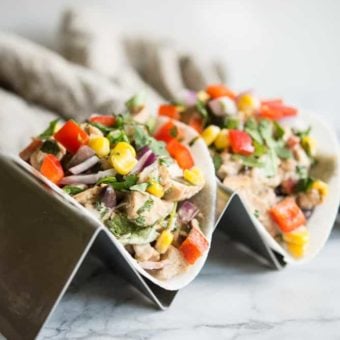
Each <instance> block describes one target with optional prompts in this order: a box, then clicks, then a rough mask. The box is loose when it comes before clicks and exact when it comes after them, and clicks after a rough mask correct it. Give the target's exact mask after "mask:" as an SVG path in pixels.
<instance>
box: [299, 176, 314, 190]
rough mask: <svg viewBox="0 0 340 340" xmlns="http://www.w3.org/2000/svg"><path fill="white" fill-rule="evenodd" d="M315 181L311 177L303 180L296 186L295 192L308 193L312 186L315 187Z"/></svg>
mask: <svg viewBox="0 0 340 340" xmlns="http://www.w3.org/2000/svg"><path fill="white" fill-rule="evenodd" d="M313 182H314V179H313V178H311V177H306V178H301V179H300V180H299V181H298V182H297V184H296V186H295V188H294V189H295V192H306V191H308V190H309V189H310V188H311V187H312V185H313Z"/></svg>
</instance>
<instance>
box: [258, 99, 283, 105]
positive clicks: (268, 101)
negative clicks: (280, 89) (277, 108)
mask: <svg viewBox="0 0 340 340" xmlns="http://www.w3.org/2000/svg"><path fill="white" fill-rule="evenodd" d="M261 104H262V105H271V104H283V100H282V99H280V98H276V99H266V100H262V101H261Z"/></svg>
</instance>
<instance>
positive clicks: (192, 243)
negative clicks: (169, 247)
mask: <svg viewBox="0 0 340 340" xmlns="http://www.w3.org/2000/svg"><path fill="white" fill-rule="evenodd" d="M208 247H209V242H208V240H207V239H206V237H205V236H204V235H203V233H202V232H201V231H200V230H199V229H198V228H194V227H193V228H192V229H191V230H190V232H189V235H188V237H187V238H186V239H185V240H184V242H183V243H182V244H181V246H180V247H179V250H180V251H181V252H182V255H183V257H184V258H185V260H186V261H187V262H188V263H190V264H194V263H195V262H196V261H197V260H198V259H199V258H200V257H201V256H202V254H203V253H204V252H205V251H207V249H208Z"/></svg>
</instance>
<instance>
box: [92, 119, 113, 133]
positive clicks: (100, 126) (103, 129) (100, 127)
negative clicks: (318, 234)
mask: <svg viewBox="0 0 340 340" xmlns="http://www.w3.org/2000/svg"><path fill="white" fill-rule="evenodd" d="M88 123H89V124H90V125H92V126H94V127H96V128H97V129H98V130H100V131H101V132H102V133H103V134H104V135H106V134H107V133H110V132H111V131H112V129H113V128H112V127H108V126H105V125H103V124H100V123H96V122H88Z"/></svg>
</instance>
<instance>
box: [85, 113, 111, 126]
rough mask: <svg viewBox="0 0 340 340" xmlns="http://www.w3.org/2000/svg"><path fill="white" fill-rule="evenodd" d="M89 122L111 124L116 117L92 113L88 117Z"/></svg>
mask: <svg viewBox="0 0 340 340" xmlns="http://www.w3.org/2000/svg"><path fill="white" fill-rule="evenodd" d="M89 122H92V123H98V124H101V125H104V126H108V127H109V126H113V125H114V124H115V122H116V118H115V117H113V116H104V115H92V116H91V117H90V118H89Z"/></svg>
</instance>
